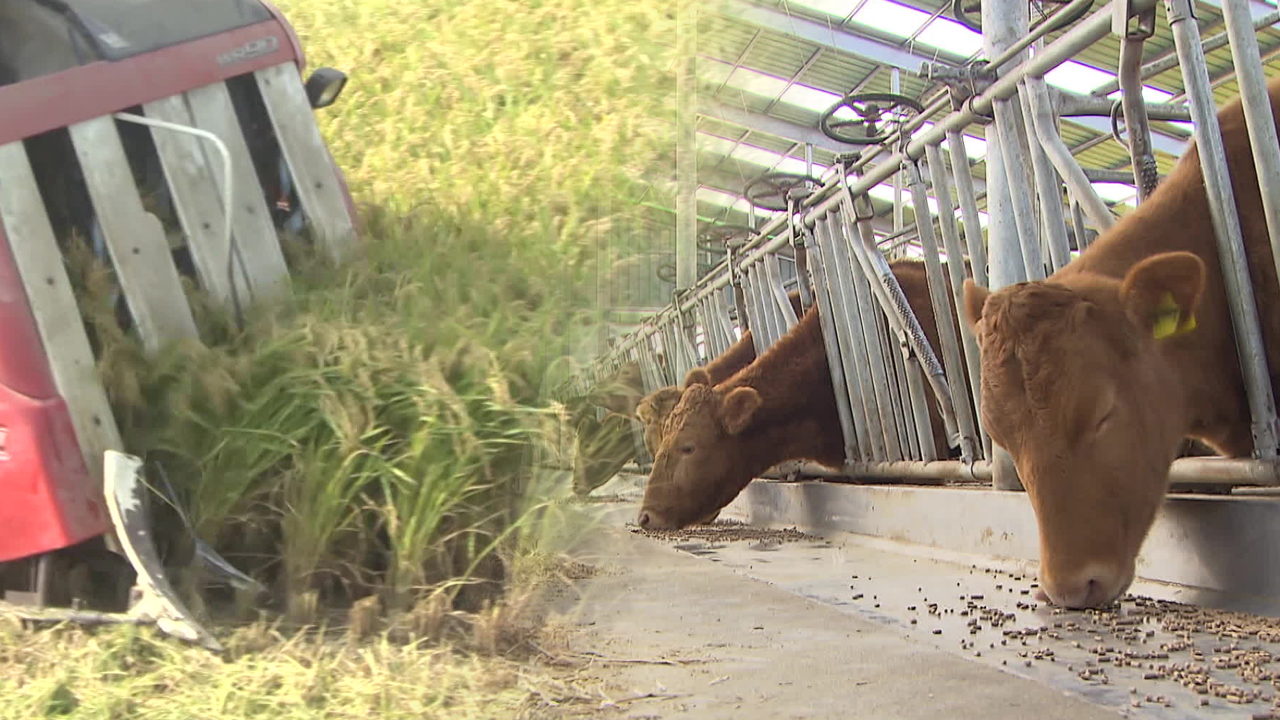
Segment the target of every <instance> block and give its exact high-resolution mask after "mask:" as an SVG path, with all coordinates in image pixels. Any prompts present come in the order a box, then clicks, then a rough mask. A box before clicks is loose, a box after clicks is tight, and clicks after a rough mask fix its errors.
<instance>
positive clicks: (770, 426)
mask: <svg viewBox="0 0 1280 720" xmlns="http://www.w3.org/2000/svg"><path fill="white" fill-rule="evenodd" d="M923 265H924V263H921V262H917V261H898V262H894V263H891V264H890V267H891V269H892V270H893V273H894V276H895V277H897V278H898V281H899V283H901V285H902V286H903V292H904V294H906V296H907V298H908V301H909V302H910V303H911V305H912V308H913V309H914V310H916V312H917V317H918V319H919V321H920V324H921V326H922V328H923V329H924V330H925V334H926V336H927V337H928V339H929V341H930V343H931V344H932V345H933V347H938V345H937V342H938V337H937V328H936V323H935V322H934V314H933V311H932V308H931V307H930V305H929V303H928V300H927V297H928V290H927V285H926V284H925V282H926V281H925V275H924V267H923ZM913 300H914V302H912V301H913ZM952 313H953V317H954V313H955V308H954V307H952ZM828 367H829V366H828V364H827V354H826V350H825V349H824V346H823V341H822V329H821V325H820V324H819V322H818V313H817V310H816V308H814V309H810V310H809V312H808V313H806V314H805V316H804V318H803V319H802V320H801V321H800V322H799V323H798V324H797V325H796V326H795V327H794V328H792V329H791V331H790V332H789V333H787V334H786V335H785V336H783V337H782V338H781V339H780V340H778V342H777V343H775V344H774V345H773V347H771V348H769V350H768V351H767V352H765V354H764V355H761V356H760V358H759V359H757V360H756V361H755V362H753V363H751V364H750V365H748V366H747V367H746V368H743V369H742V370H740V371H738V372H737V373H735V374H734V375H733V376H732V377H731V378H729V379H727V380H725V381H723V382H721V383H719V384H718V385H715V386H711V385H707V384H703V383H698V382H695V383H693V384H692V385H690V386H688V387H686V388H685V390H684V394H683V396H682V397H681V398H680V402H679V403H678V404H677V405H676V407H675V409H674V410H673V411H672V412H671V414H670V416H669V417H668V418H667V421H666V424H665V425H664V427H663V433H662V441H661V443H660V447H659V450H658V452H657V454H656V456H655V459H654V466H653V471H652V472H651V473H650V475H649V482H648V483H647V485H646V486H645V494H644V501H643V503H642V506H641V511H640V515H639V518H638V520H637V522H638V523H639V525H640V526H641V527H643V528H647V529H667V528H679V527H684V526H686V525H688V524H690V523H692V522H694V521H696V520H697V519H698V518H700V517H706V516H707V515H708V514H710V513H713V512H718V511H719V510H720V509H721V508H723V507H724V506H726V505H728V504H729V503H730V502H731V501H732V500H733V499H734V498H735V497H737V495H738V493H739V492H741V491H742V489H743V488H744V487H746V486H747V484H748V483H750V482H751V480H752V478H754V477H756V476H758V475H759V474H760V473H762V472H764V471H765V470H768V469H769V468H771V467H773V466H775V465H777V464H778V463H781V462H784V461H786V460H812V461H815V462H818V463H820V464H822V465H825V466H827V467H831V468H839V467H841V466H842V465H843V463H844V440H843V438H842V436H841V431H840V419H839V415H838V414H837V410H836V402H835V393H834V392H833V391H832V389H831V374H830V372H829V370H828ZM929 410H930V419H931V421H932V425H933V431H934V442H935V443H937V444H938V445H937V446H938V447H939V448H946V447H947V441H946V433H945V429H944V425H943V422H942V418H941V415H940V414H939V413H938V411H937V408H936V407H935V406H934V405H933V404H932V403H931V404H930V406H929Z"/></svg>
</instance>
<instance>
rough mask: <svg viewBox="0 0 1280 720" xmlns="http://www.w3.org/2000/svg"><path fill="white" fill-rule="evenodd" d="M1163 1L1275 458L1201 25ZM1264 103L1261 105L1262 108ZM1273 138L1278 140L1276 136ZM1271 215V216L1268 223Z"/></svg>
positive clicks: (1226, 276) (1259, 440) (1269, 401)
mask: <svg viewBox="0 0 1280 720" xmlns="http://www.w3.org/2000/svg"><path fill="white" fill-rule="evenodd" d="M1164 4H1165V11H1166V14H1167V16H1168V18H1169V26H1170V28H1171V29H1172V30H1173V40H1174V45H1175V47H1176V48H1177V51H1178V60H1179V64H1180V65H1181V66H1182V77H1183V81H1184V83H1185V86H1186V88H1187V99H1188V101H1189V104H1190V106H1191V114H1192V118H1193V121H1194V123H1195V140H1196V145H1197V147H1198V149H1199V156H1200V165H1201V170H1202V172H1203V173H1204V182H1205V191H1206V192H1207V193H1208V196H1209V214H1210V216H1211V218H1212V220H1213V229H1214V236H1215V237H1216V239H1217V241H1218V256H1219V258H1220V259H1221V262H1222V276H1223V277H1222V279H1223V282H1224V283H1225V284H1226V290H1227V301H1228V305H1229V306H1230V308H1231V324H1232V327H1233V328H1234V329H1235V336H1236V348H1237V351H1238V353H1239V356H1240V365H1241V368H1240V371H1241V374H1242V375H1243V376H1244V384H1245V390H1246V391H1247V393H1248V396H1249V411H1250V414H1251V415H1252V418H1253V443H1254V457H1257V458H1266V459H1271V458H1273V457H1275V455H1276V405H1275V398H1274V396H1273V395H1272V387H1271V375H1270V372H1269V369H1268V366H1267V357H1266V350H1265V348H1264V347H1263V344H1262V333H1261V331H1260V329H1259V325H1258V308H1257V304H1256V302H1255V300H1254V294H1253V284H1252V282H1251V280H1250V277H1249V265H1248V261H1247V259H1246V257H1245V252H1244V238H1243V235H1242V233H1241V230H1240V218H1239V217H1238V216H1237V214H1236V204H1235V194H1234V192H1232V189H1231V177H1230V175H1229V174H1228V172H1227V163H1226V150H1225V148H1224V145H1223V141H1222V131H1221V129H1220V128H1219V125H1218V116H1217V109H1216V108H1215V107H1214V102H1213V91H1212V90H1211V89H1210V87H1209V71H1208V68H1206V67H1205V63H1204V50H1203V49H1202V48H1201V46H1200V30H1199V28H1198V27H1196V23H1195V14H1194V10H1193V7H1192V2H1191V0H1164ZM1233 50H1234V48H1233ZM1255 105H1256V103H1255ZM1265 108H1266V106H1265V105H1263V106H1262V109H1264V110H1265ZM1255 123H1257V121H1256V120H1255ZM1257 124H1259V125H1260V124H1261V123H1257ZM1272 142H1273V143H1274V142H1275V140H1274V136H1273V139H1272ZM1263 187H1266V186H1263ZM1272 190H1274V188H1272ZM1265 194H1266V193H1265V192H1264V195H1265ZM1270 220H1271V218H1270V217H1268V225H1270ZM1268 229H1270V228H1268ZM1273 237H1274V236H1273Z"/></svg>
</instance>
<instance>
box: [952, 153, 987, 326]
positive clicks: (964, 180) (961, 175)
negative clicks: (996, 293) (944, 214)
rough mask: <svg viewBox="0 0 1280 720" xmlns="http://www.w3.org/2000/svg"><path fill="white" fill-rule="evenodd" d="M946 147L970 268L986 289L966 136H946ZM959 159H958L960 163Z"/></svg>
mask: <svg viewBox="0 0 1280 720" xmlns="http://www.w3.org/2000/svg"><path fill="white" fill-rule="evenodd" d="M947 147H948V148H949V149H950V151H951V175H952V177H953V178H954V179H955V181H956V197H957V198H958V199H959V200H960V217H961V218H962V219H963V220H964V240H965V244H966V245H967V246H968V247H969V264H970V266H971V267H972V268H973V281H974V282H976V283H977V284H979V285H981V286H983V287H986V286H987V251H986V248H985V247H984V246H983V238H982V224H981V223H980V222H979V221H978V198H977V196H976V195H975V194H974V192H973V175H972V173H971V172H970V170H969V154H968V150H967V149H966V147H965V144H964V136H963V135H961V133H960V131H959V130H951V131H949V132H947ZM956 153H959V155H957V154H956ZM957 158H959V160H958V161H957ZM960 307H963V306H960Z"/></svg>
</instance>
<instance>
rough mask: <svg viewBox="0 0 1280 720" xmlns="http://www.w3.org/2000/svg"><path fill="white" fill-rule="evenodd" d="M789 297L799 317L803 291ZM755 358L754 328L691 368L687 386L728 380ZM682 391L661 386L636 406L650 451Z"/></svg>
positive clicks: (655, 446)
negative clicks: (710, 359)
mask: <svg viewBox="0 0 1280 720" xmlns="http://www.w3.org/2000/svg"><path fill="white" fill-rule="evenodd" d="M787 299H788V300H790V301H791V308H792V309H793V310H794V311H795V313H796V317H797V318H798V317H800V316H801V315H802V314H803V313H804V310H803V308H801V306H800V291H799V290H793V291H791V292H790V293H787ZM755 359H756V346H755V344H754V341H753V340H752V337H751V331H750V330H747V331H745V332H743V333H742V337H740V338H738V341H737V342H735V343H734V344H733V345H730V346H729V349H728V350H725V351H724V352H723V353H722V354H721V355H720V356H719V357H716V358H715V359H714V360H712V361H711V362H708V363H707V364H706V365H703V366H702V367H696V368H693V369H692V370H690V371H689V372H688V374H686V375H685V379H684V386H685V387H689V385H691V384H695V383H698V384H703V385H716V384H718V383H720V382H723V381H725V380H728V379H729V378H730V377H732V376H733V374H734V373H736V372H738V371H739V370H741V369H742V368H744V367H746V366H748V365H750V364H751V363H752V362H753V361H755ZM681 392H682V391H681V389H680V388H678V387H676V386H674V385H671V386H668V387H664V388H661V389H659V390H656V391H654V392H652V393H650V394H649V395H647V396H646V397H645V398H644V399H643V400H641V401H640V405H639V406H638V407H637V408H636V417H638V418H640V422H641V423H643V424H644V445H645V448H646V449H648V451H649V454H650V455H654V456H656V455H657V453H658V443H659V441H660V439H661V435H662V427H663V423H664V422H666V419H667V416H668V415H670V414H671V411H672V410H674V409H675V407H676V403H678V402H680V394H681Z"/></svg>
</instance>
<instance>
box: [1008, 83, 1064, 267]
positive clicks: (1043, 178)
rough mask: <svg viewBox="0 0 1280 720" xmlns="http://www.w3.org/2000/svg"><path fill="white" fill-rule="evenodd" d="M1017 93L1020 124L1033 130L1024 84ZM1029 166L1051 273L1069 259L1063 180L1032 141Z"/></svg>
mask: <svg viewBox="0 0 1280 720" xmlns="http://www.w3.org/2000/svg"><path fill="white" fill-rule="evenodd" d="M1018 96H1019V100H1020V103H1019V109H1020V110H1021V111H1022V117H1023V121H1024V122H1023V124H1024V125H1025V126H1026V127H1027V128H1029V129H1032V130H1031V131H1032V132H1034V128H1035V118H1034V117H1033V113H1032V111H1031V98H1030V92H1029V91H1028V90H1027V88H1026V86H1025V84H1024V86H1023V87H1022V88H1021V89H1020V90H1019V92H1018ZM1031 169H1032V174H1033V176H1034V177H1035V188H1036V194H1037V195H1039V197H1040V221H1041V222H1040V225H1041V229H1042V230H1043V232H1044V235H1043V238H1044V245H1045V246H1047V247H1048V250H1049V265H1050V272H1057V271H1058V270H1059V269H1061V268H1062V267H1063V266H1064V265H1066V264H1067V263H1068V262H1070V261H1071V247H1070V243H1069V242H1068V240H1067V220H1066V217H1065V216H1064V215H1063V213H1062V181H1061V180H1059V179H1058V173H1057V171H1056V170H1054V168H1053V164H1052V163H1050V162H1049V157H1048V155H1047V154H1046V153H1045V150H1044V146H1043V145H1042V144H1040V143H1039V142H1032V143H1031Z"/></svg>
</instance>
